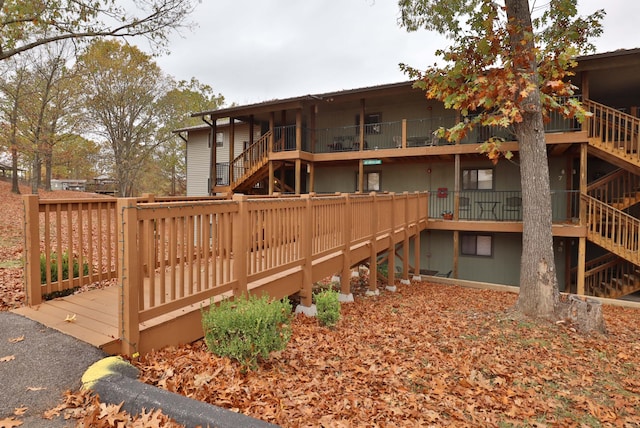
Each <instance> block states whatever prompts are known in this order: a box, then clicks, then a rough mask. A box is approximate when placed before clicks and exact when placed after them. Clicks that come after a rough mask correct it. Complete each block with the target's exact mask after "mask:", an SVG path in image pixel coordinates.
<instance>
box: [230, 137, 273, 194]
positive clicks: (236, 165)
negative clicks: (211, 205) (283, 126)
mask: <svg viewBox="0 0 640 428" xmlns="http://www.w3.org/2000/svg"><path fill="white" fill-rule="evenodd" d="M270 138H271V131H267V132H266V133H265V134H264V135H263V136H262V137H260V138H259V139H258V141H256V142H255V143H253V144H252V145H250V146H249V147H247V148H246V149H245V150H244V151H243V152H242V153H240V154H239V155H238V156H237V157H236V158H235V159H234V160H233V161H231V164H230V165H229V169H230V172H231V173H232V175H231V177H232V179H231V180H230V185H231V189H235V188H236V187H238V185H240V184H241V183H242V182H244V181H245V180H246V179H247V178H249V177H250V176H251V175H253V174H254V173H255V172H256V171H257V170H258V169H260V168H261V167H262V166H264V164H265V163H267V160H268V159H269V139H270Z"/></svg>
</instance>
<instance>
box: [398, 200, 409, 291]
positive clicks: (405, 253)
mask: <svg viewBox="0 0 640 428" xmlns="http://www.w3.org/2000/svg"><path fill="white" fill-rule="evenodd" d="M402 202H403V204H404V224H403V225H402V226H403V227H402V229H403V231H404V237H403V239H402V279H401V280H400V282H401V283H402V284H405V285H407V284H411V281H409V193H408V192H404V193H403V194H402Z"/></svg>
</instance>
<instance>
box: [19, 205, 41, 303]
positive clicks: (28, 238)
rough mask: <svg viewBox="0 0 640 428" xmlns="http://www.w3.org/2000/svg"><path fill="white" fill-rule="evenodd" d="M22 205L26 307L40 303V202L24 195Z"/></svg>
mask: <svg viewBox="0 0 640 428" xmlns="http://www.w3.org/2000/svg"><path fill="white" fill-rule="evenodd" d="M22 201H23V203H24V220H25V236H24V239H25V243H24V253H25V254H24V261H25V264H24V279H25V288H24V289H25V294H26V297H27V305H29V306H35V305H39V304H40V303H42V290H41V288H42V287H41V285H40V202H39V199H38V195H25V196H23V198H22Z"/></svg>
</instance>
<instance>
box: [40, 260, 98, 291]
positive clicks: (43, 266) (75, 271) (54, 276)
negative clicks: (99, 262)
mask: <svg viewBox="0 0 640 428" xmlns="http://www.w3.org/2000/svg"><path fill="white" fill-rule="evenodd" d="M49 260H50V266H49V271H50V272H51V281H57V280H58V254H57V253H51V256H50V257H49ZM72 260H73V261H72V265H71V269H72V270H71V272H72V275H73V276H72V277H71V278H78V277H80V263H79V262H78V259H76V258H75V257H74V258H73V259H72ZM82 274H83V275H88V274H89V264H88V263H83V264H82ZM62 279H63V280H65V279H69V254H68V253H66V252H65V253H62ZM46 282H47V258H46V257H45V255H44V254H40V283H41V284H46Z"/></svg>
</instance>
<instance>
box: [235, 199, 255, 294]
mask: <svg viewBox="0 0 640 428" xmlns="http://www.w3.org/2000/svg"><path fill="white" fill-rule="evenodd" d="M247 199H249V197H248V196H246V195H240V194H235V195H233V200H234V201H235V202H237V203H238V213H237V214H236V216H235V217H234V218H233V220H232V221H233V224H235V225H237V226H236V227H234V228H233V235H232V240H233V243H232V248H233V255H232V257H233V271H234V272H233V273H234V277H235V279H236V281H237V282H236V284H237V285H236V286H235V287H234V288H233V297H240V296H241V295H243V294H245V295H246V294H247V293H248V291H249V290H248V287H247V253H248V252H249V248H247V232H248V231H250V230H253V229H252V227H251V224H250V221H251V219H250V218H249V206H248V202H247Z"/></svg>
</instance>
